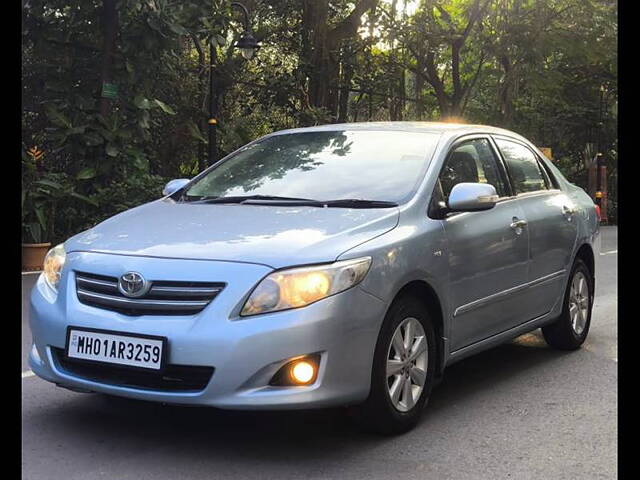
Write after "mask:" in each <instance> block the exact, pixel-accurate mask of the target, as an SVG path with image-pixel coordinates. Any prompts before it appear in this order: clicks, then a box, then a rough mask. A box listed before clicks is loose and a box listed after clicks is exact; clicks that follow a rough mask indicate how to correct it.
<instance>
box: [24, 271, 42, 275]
mask: <svg viewBox="0 0 640 480" xmlns="http://www.w3.org/2000/svg"><path fill="white" fill-rule="evenodd" d="M40 273H42V270H35V271H33V272H22V275H35V274H40Z"/></svg>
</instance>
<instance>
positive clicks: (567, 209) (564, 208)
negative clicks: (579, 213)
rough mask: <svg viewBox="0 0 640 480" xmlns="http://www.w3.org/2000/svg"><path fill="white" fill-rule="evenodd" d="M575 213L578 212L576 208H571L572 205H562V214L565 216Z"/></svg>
mask: <svg viewBox="0 0 640 480" xmlns="http://www.w3.org/2000/svg"><path fill="white" fill-rule="evenodd" d="M574 213H576V211H575V209H573V208H571V207H567V206H566V205H563V206H562V214H563V215H564V216H571V215H573V214H574Z"/></svg>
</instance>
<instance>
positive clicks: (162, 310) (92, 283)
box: [76, 272, 224, 315]
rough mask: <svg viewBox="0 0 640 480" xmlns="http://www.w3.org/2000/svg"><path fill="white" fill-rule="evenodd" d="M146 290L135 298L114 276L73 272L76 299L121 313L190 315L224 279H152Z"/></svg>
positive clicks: (215, 292)
mask: <svg viewBox="0 0 640 480" xmlns="http://www.w3.org/2000/svg"><path fill="white" fill-rule="evenodd" d="M150 283H151V288H150V289H149V291H148V292H147V293H146V294H145V295H143V296H142V297H138V298H130V297H126V296H125V295H123V294H122V293H121V292H120V290H119V289H118V279H117V278H116V277H107V276H104V275H95V274H93V273H83V272H76V292H77V294H78V300H80V302H82V303H84V304H86V305H91V306H93V307H98V308H104V309H106V310H113V311H115V312H120V313H124V314H125V315H148V314H153V315H192V314H194V313H198V312H200V311H201V310H202V309H203V308H204V307H206V306H207V305H208V304H209V302H211V300H213V299H214V298H215V297H216V296H217V295H218V294H219V293H220V292H221V291H222V289H223V288H224V283H212V282H173V281H152V282H150Z"/></svg>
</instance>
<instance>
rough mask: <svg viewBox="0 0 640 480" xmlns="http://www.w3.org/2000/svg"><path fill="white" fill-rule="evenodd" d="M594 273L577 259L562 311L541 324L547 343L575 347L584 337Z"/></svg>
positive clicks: (561, 347) (589, 313)
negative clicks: (552, 319)
mask: <svg viewBox="0 0 640 480" xmlns="http://www.w3.org/2000/svg"><path fill="white" fill-rule="evenodd" d="M593 290H594V289H593V276H592V275H591V272H590V271H589V268H588V267H587V265H586V264H585V263H584V262H583V261H582V260H581V259H579V258H578V259H576V261H575V262H574V264H573V268H572V269H571V276H570V277H569V284H568V285H567V291H566V292H565V297H564V304H563V305H562V313H561V314H560V317H558V320H556V321H555V322H554V323H552V324H550V325H547V326H546V327H542V334H543V336H544V339H545V340H546V341H547V343H548V344H549V345H550V346H551V347H553V348H557V349H560V350H575V349H577V348H580V346H581V345H582V344H583V343H584V341H585V340H586V339H587V334H588V333H589V326H590V325H591V312H592V310H593Z"/></svg>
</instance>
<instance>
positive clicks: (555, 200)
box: [494, 136, 577, 318]
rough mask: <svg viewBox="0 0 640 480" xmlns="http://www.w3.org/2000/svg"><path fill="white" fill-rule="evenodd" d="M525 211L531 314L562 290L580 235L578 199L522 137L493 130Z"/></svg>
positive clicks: (546, 306)
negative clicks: (502, 134)
mask: <svg viewBox="0 0 640 480" xmlns="http://www.w3.org/2000/svg"><path fill="white" fill-rule="evenodd" d="M494 140H495V142H496V144H497V145H498V148H499V150H500V152H501V154H502V157H503V159H504V162H505V164H506V167H507V171H508V173H509V177H510V179H511V184H512V186H513V188H514V190H515V194H516V199H517V203H518V204H519V206H520V208H522V210H523V211H524V215H525V217H526V219H527V226H526V228H527V230H528V232H529V272H528V276H527V279H528V280H527V281H528V284H529V288H528V289H527V290H528V294H527V309H528V310H529V311H530V316H531V318H535V317H537V316H540V315H544V314H545V313H548V312H549V311H550V310H551V309H552V308H553V305H554V303H555V302H556V301H559V300H560V298H561V297H562V294H563V292H564V279H565V276H566V275H565V274H566V273H567V271H568V269H570V268H571V265H570V262H571V255H572V252H573V248H574V244H575V241H576V237H577V227H576V221H577V219H576V216H575V215H576V213H575V212H576V205H575V204H574V202H573V201H572V200H571V198H570V197H569V196H568V195H567V194H566V193H565V192H563V191H562V190H561V189H560V187H559V184H558V182H557V180H556V179H555V178H553V174H552V173H551V172H549V171H547V169H546V168H545V167H544V164H543V163H542V162H541V160H540V159H539V158H538V156H537V154H536V153H535V152H534V151H533V150H532V149H531V148H529V146H528V145H526V144H525V143H524V142H521V141H518V140H516V139H513V138H510V137H502V136H494Z"/></svg>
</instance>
